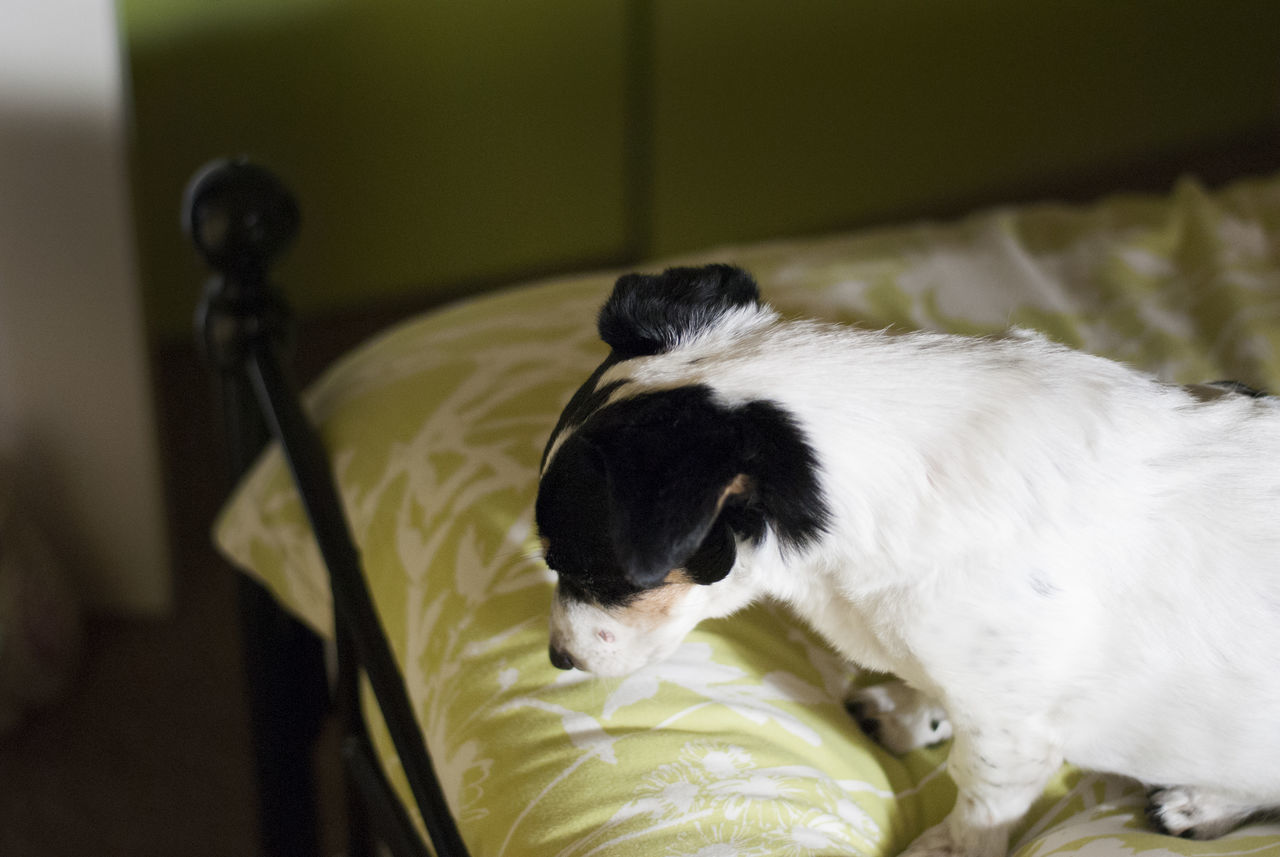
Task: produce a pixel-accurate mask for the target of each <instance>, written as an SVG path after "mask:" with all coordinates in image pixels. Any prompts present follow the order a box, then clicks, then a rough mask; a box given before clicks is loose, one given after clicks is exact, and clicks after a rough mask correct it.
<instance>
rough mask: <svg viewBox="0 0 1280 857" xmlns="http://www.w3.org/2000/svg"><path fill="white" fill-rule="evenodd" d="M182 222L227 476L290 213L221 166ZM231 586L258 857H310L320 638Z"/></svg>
mask: <svg viewBox="0 0 1280 857" xmlns="http://www.w3.org/2000/svg"><path fill="white" fill-rule="evenodd" d="M184 218H185V219H186V224H185V225H186V227H187V229H188V231H189V233H190V236H191V239H192V241H193V242H194V243H195V245H196V247H197V248H198V249H199V250H200V252H201V254H202V255H203V256H204V257H205V260H206V261H207V262H208V263H209V265H210V267H212V268H213V269H214V270H215V271H217V272H218V273H216V274H214V275H213V276H212V277H211V278H210V279H209V281H208V283H207V285H206V286H205V290H204V294H203V297H202V299H201V301H200V305H199V308H198V310H197V315H196V325H197V331H196V333H197V336H198V338H199V342H200V344H201V346H202V348H203V351H204V356H205V359H206V360H207V361H208V362H209V364H210V365H211V367H212V368H214V369H215V370H216V371H217V383H218V391H219V393H220V396H219V398H220V400H221V402H220V404H221V408H222V413H223V419H224V421H225V425H226V435H227V438H228V442H229V445H230V459H231V460H230V462H229V464H230V468H231V473H230V476H231V480H234V479H236V478H238V477H239V476H240V475H241V474H243V473H244V472H245V471H246V470H247V469H248V468H249V465H250V464H252V463H253V460H254V459H255V458H256V457H257V455H258V453H259V452H261V450H262V448H263V447H264V445H265V443H266V441H267V439H268V436H269V434H268V431H267V427H266V424H265V422H264V421H263V419H262V416H261V414H260V412H259V409H258V406H257V401H256V398H255V395H254V391H253V388H252V386H251V384H250V381H249V379H248V377H247V376H246V374H245V371H244V366H245V360H246V358H247V356H248V355H249V353H250V352H251V351H253V350H255V349H258V348H269V349H276V348H278V347H280V346H281V345H282V344H283V343H284V342H285V341H286V340H287V339H288V338H289V337H290V330H289V324H290V319H289V313H288V309H287V307H286V306H285V304H284V302H283V301H282V300H281V299H280V298H279V296H278V294H277V292H276V291H275V289H273V288H272V286H271V285H270V283H269V282H268V281H267V266H268V265H269V264H270V262H271V261H272V259H273V257H275V256H276V255H277V254H278V253H279V252H280V251H282V250H283V249H284V248H285V247H286V246H287V245H288V243H289V242H290V241H291V240H292V239H293V237H294V234H295V232H296V230H297V225H298V210H297V206H296V205H295V204H294V202H293V200H292V199H291V198H290V197H289V195H288V193H287V192H285V191H284V189H283V188H282V187H280V185H279V184H278V183H277V182H276V181H275V180H274V179H273V178H272V177H271V176H269V175H268V174H266V173H265V172H264V171H261V170H258V169H257V168H255V167H253V166H251V165H249V164H245V163H236V162H220V163H218V164H214V165H211V166H210V167H209V168H207V169H205V170H203V171H202V172H201V173H200V174H199V175H197V177H196V178H195V179H194V180H193V181H192V183H191V185H190V187H189V189H188V193H187V196H186V198H185V199H184ZM238 586H239V593H238V601H239V611H240V625H241V637H242V641H243V646H244V659H245V671H246V680H247V692H248V696H249V714H250V728H251V731H252V739H253V756H254V767H255V774H256V780H257V787H258V823H259V829H260V841H261V844H262V848H263V853H264V854H266V855H268V857H276V855H280V857H284V855H318V854H319V853H320V842H319V824H318V813H317V808H316V807H317V802H316V789H315V778H314V773H313V764H312V754H313V752H314V749H315V743H316V740H317V737H318V735H319V730H320V726H321V723H322V721H323V718H324V715H325V711H326V709H327V705H328V694H327V688H326V678H325V666H324V652H323V648H322V644H321V642H320V640H319V638H318V637H316V635H315V634H313V633H312V632H311V631H310V630H309V629H307V628H306V627H305V626H303V625H302V624H301V623H300V622H298V621H297V620H296V619H294V618H293V617H292V616H290V615H288V614H287V613H285V612H284V611H283V610H281V609H280V607H279V605H278V604H277V603H276V602H275V601H274V600H273V599H272V598H271V596H270V595H269V594H268V593H267V592H266V591H265V590H263V588H262V587H261V586H260V585H259V584H257V583H256V582H254V581H252V580H250V579H249V578H248V577H245V576H243V575H242V576H240V578H239V583H238Z"/></svg>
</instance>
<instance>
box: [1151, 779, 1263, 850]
mask: <svg viewBox="0 0 1280 857" xmlns="http://www.w3.org/2000/svg"><path fill="white" fill-rule="evenodd" d="M1258 810H1259V807H1256V806H1250V805H1247V804H1241V803H1239V802H1237V801H1234V800H1231V799H1229V798H1224V797H1222V796H1220V795H1216V794H1214V793H1212V792H1207V791H1204V790H1203V789H1197V788H1195V787H1193V786H1173V787H1170V788H1158V789H1152V790H1151V791H1150V792H1148V793H1147V818H1148V819H1150V820H1151V826H1152V827H1154V828H1155V829H1156V830H1157V831H1159V832H1160V833H1167V834H1169V835H1171V836H1181V837H1182V838H1183V839H1216V838H1217V837H1219V836H1221V835H1222V834H1224V833H1227V832H1228V831H1230V830H1233V829H1235V828H1236V827H1238V826H1239V825H1241V824H1243V823H1244V822H1245V821H1247V820H1248V819H1249V817H1250V816H1252V815H1254V814H1255V813H1256V812H1258Z"/></svg>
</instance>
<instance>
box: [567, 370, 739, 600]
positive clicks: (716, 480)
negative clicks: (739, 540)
mask: <svg viewBox="0 0 1280 857" xmlns="http://www.w3.org/2000/svg"><path fill="white" fill-rule="evenodd" d="M601 417H602V418H601V419H599V420H597V421H595V422H593V423H592V424H590V425H589V426H588V427H586V428H585V429H584V430H583V432H582V434H583V439H584V440H587V441H588V442H590V443H591V444H592V445H593V446H595V447H596V448H597V449H598V450H599V452H600V460H601V461H602V462H603V463H604V468H605V471H606V476H607V481H608V489H607V490H608V495H609V516H608V517H609V528H610V533H611V536H612V540H613V548H614V550H613V552H614V555H615V556H616V557H617V559H618V563H619V565H620V566H621V571H622V573H623V575H624V576H625V577H626V578H627V580H629V581H630V582H631V583H632V584H633V585H635V586H637V587H640V588H643V589H647V588H651V587H653V586H656V585H658V584H659V583H661V582H662V581H663V580H664V579H665V578H666V576H667V575H668V574H669V573H670V572H671V571H672V570H674V569H677V568H684V569H686V571H688V572H689V575H690V577H691V578H693V579H694V580H697V581H699V582H705V583H712V582H714V581H716V580H719V579H720V578H722V577H724V576H725V575H726V574H728V573H729V569H730V568H732V566H733V559H734V545H733V534H732V532H730V531H729V530H728V529H727V528H721V529H716V527H717V524H718V518H719V516H720V512H721V510H722V509H723V507H724V505H725V504H726V502H728V501H729V499H730V498H734V497H736V496H738V495H741V494H743V493H745V491H746V490H747V487H748V486H749V483H748V482H747V481H746V479H745V477H742V476H741V475H740V474H741V472H742V467H741V464H742V462H741V458H742V437H741V429H740V426H739V424H738V421H737V420H736V419H734V418H733V417H732V415H731V414H730V413H728V412H727V411H726V410H725V409H723V408H720V407H718V406H716V405H715V404H714V403H713V402H711V400H710V394H709V392H708V391H707V390H706V389H704V388H700V387H682V388H677V389H674V390H666V391H663V392H660V393H650V394H645V395H643V396H638V397H636V398H635V399H631V400H628V401H624V402H620V403H618V404H617V405H614V406H612V408H610V409H609V412H608V413H606V414H602V415H601Z"/></svg>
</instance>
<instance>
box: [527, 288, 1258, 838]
mask: <svg viewBox="0 0 1280 857" xmlns="http://www.w3.org/2000/svg"><path fill="white" fill-rule="evenodd" d="M599 328H600V333H601V336H602V338H603V339H604V341H605V342H606V343H607V344H609V345H610V346H611V347H612V349H613V351H612V353H611V354H610V356H609V358H608V359H607V360H606V361H605V362H604V364H602V365H601V366H600V368H599V369H598V370H597V371H596V372H595V374H593V375H592V376H591V378H590V379H588V381H587V382H586V384H584V385H583V387H582V388H581V389H580V390H579V391H578V393H577V395H575V396H574V398H573V400H572V401H571V402H570V404H569V406H568V407H567V408H566V409H565V411H564V414H563V416H562V418H561V420H560V424H559V425H558V426H557V427H556V429H555V431H554V433H553V435H552V437H551V439H550V441H549V443H548V445H547V449H546V452H545V454H544V457H543V465H542V475H541V482H540V486H539V494H538V500H537V508H536V516H537V525H538V528H539V532H540V535H541V537H542V540H543V547H544V550H545V558H546V561H547V564H548V565H549V566H550V567H551V568H552V569H554V570H555V571H556V572H557V574H558V579H559V585H558V587H557V593H556V598H555V600H554V604H553V607H552V616H551V657H552V660H553V662H554V663H555V664H556V665H557V666H559V667H561V668H566V669H567V668H571V667H577V668H580V669H583V670H586V671H590V672H594V673H598V674H601V675H621V674H625V673H628V672H630V671H632V670H635V669H637V668H639V667H641V666H643V665H645V664H647V663H650V662H653V661H655V660H658V659H661V658H665V657H666V656H668V655H669V654H671V653H672V652H673V651H674V649H675V648H676V646H678V645H679V643H680V641H681V640H682V639H683V637H684V636H685V635H686V634H687V633H688V631H689V630H690V629H692V628H693V627H694V626H695V625H696V624H698V622H700V621H701V620H703V619H706V618H709V617H717V616H725V615H728V614H730V613H733V612H734V611H736V610H738V609H740V608H742V607H743V606H745V605H747V604H749V603H751V602H753V601H756V600H758V599H761V598H773V599H776V600H778V601H781V602H783V603H785V604H788V605H790V607H791V608H793V610H794V611H795V612H796V613H798V614H799V615H800V616H802V617H804V618H805V619H806V620H808V621H809V622H810V623H811V624H812V625H813V626H814V627H815V628H816V629H817V630H818V631H819V632H821V633H822V634H823V635H824V636H825V637H826V638H827V639H828V640H829V641H830V642H831V643H832V645H834V646H835V647H836V649H837V650H838V651H839V652H840V653H841V654H842V655H843V656H845V657H847V658H848V659H849V660H850V661H851V662H853V663H854V664H856V665H859V666H862V667H866V668H870V669H875V670H881V671H885V672H892V673H894V674H896V675H897V676H900V677H901V678H902V679H903V680H904V683H903V684H900V685H891V686H889V687H887V688H881V689H877V690H873V691H870V692H864V693H863V694H862V695H861V696H860V697H858V698H857V699H856V700H854V701H853V708H854V710H856V711H857V713H858V714H859V716H860V718H861V719H863V720H864V721H867V722H873V723H875V724H876V725H877V727H878V731H879V733H880V735H879V737H880V739H881V740H882V741H884V742H885V743H886V744H887V745H888V746H890V747H891V748H893V749H897V750H906V749H910V748H911V747H913V746H918V745H920V744H925V743H931V742H933V741H936V740H940V739H942V738H946V737H949V736H950V735H951V733H952V732H954V737H955V742H954V744H953V746H952V749H951V753H950V759H949V770H950V772H951V775H952V777H953V778H954V779H955V781H956V785H957V786H958V788H959V795H958V798H957V800H956V804H955V808H954V809H953V810H952V812H951V814H950V815H949V816H948V818H947V819H946V821H945V822H944V823H943V824H941V825H939V826H938V827H936V828H933V829H931V830H930V831H928V832H926V833H925V834H924V835H922V836H921V837H920V838H919V839H918V840H917V841H916V842H915V843H914V844H913V845H912V846H911V848H910V849H909V853H911V854H912V855H925V854H928V855H971V857H997V855H1001V854H1003V853H1004V852H1005V850H1006V848H1007V842H1008V831H1009V829H1010V827H1011V826H1012V825H1013V824H1014V823H1016V822H1017V821H1018V820H1019V819H1020V818H1021V817H1022V815H1023V814H1024V813H1025V812H1026V810H1027V809H1028V807H1029V806H1030V804H1031V802H1032V801H1033V799H1034V798H1035V797H1036V796H1037V795H1039V794H1040V792H1041V790H1042V789H1043V787H1044V785H1045V783H1046V781H1047V780H1048V779H1049V777H1050V776H1051V775H1052V774H1053V773H1054V772H1055V771H1056V770H1057V769H1058V767H1059V765H1060V764H1061V763H1062V761H1063V760H1064V759H1065V760H1068V761H1071V762H1073V763H1075V764H1077V765H1080V766H1082V767H1086V768H1090V769H1095V770H1101V771H1109V772H1114V773H1119V774H1123V775H1127V776H1130V777H1134V778H1136V779H1138V780H1141V781H1143V782H1145V783H1148V784H1150V785H1152V786H1153V787H1158V788H1157V789H1156V790H1155V791H1154V792H1153V794H1152V798H1151V807H1150V810H1149V811H1150V814H1151V816H1152V818H1153V819H1154V820H1155V823H1156V825H1157V827H1158V828H1159V829H1162V830H1165V831H1168V832H1172V833H1176V834H1181V835H1185V836H1195V837H1204V836H1214V835H1218V834H1220V833H1222V832H1224V831H1226V830H1227V829H1230V828H1231V827H1233V826H1234V825H1236V824H1238V823H1239V822H1241V821H1242V820H1244V819H1246V818H1248V817H1251V816H1253V815H1255V814H1257V813H1258V812H1260V811H1263V810H1267V809H1269V808H1272V807H1275V806H1277V805H1280V405H1277V400H1275V399H1270V398H1266V397H1261V396H1258V395H1256V394H1253V391H1250V390H1248V389H1247V388H1237V387H1235V386H1231V385H1226V386H1219V387H1206V388H1200V389H1198V390H1193V389H1189V388H1183V387H1178V386H1172V385H1168V384H1164V383H1160V382H1159V381H1157V380H1156V379H1154V378H1153V377H1151V376H1149V375H1146V374H1142V373H1140V372H1136V371H1134V370H1132V369H1129V368H1126V367H1124V366H1121V365H1119V364H1117V363H1114V362H1111V361H1108V360H1104V359H1101V358H1098V357H1093V356H1090V355H1087V354H1083V353H1079V352H1076V351H1072V350H1070V349H1067V348H1064V347H1061V346H1058V345H1055V344H1053V343H1050V342H1048V341H1047V340H1045V339H1043V338H1041V337H1039V336H1037V335H1034V334H1031V333H1027V332H1014V333H1012V334H1011V335H1009V336H1008V337H1006V338H986V339H973V338H966V337H959V336H951V335H944V334H936V333H912V334H903V335H891V334H889V333H887V332H872V331H866V330H859V329H855V328H850V327H844V326H838V325H831V324H823V323H817V322H812V321H791V320H784V319H783V318H781V317H780V316H779V315H778V313H776V312H775V311H774V310H772V309H770V308H769V307H768V306H765V305H762V304H760V303H759V299H758V293H757V289H756V286H755V283H754V282H753V281H752V279H751V277H750V276H749V275H748V274H747V273H745V272H743V271H741V270H739V269H736V268H731V267H727V266H710V267H705V268H674V269H670V270H667V271H666V272H664V273H662V274H661V275H651V276H646V275H638V274H633V275H628V276H624V277H622V278H621V279H620V280H618V283H617V285H616V287H615V290H614V292H613V294H612V296H611V297H610V298H609V300H608V302H607V303H606V304H605V306H604V307H603V309H602V310H601V313H600V318H599Z"/></svg>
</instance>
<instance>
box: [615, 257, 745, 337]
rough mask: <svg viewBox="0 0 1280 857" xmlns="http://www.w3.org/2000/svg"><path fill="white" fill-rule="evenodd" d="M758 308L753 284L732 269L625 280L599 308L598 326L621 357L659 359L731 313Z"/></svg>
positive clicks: (711, 268)
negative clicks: (651, 355)
mask: <svg viewBox="0 0 1280 857" xmlns="http://www.w3.org/2000/svg"><path fill="white" fill-rule="evenodd" d="M759 302H760V290H759V289H758V288H757V287H756V282H755V280H753V279H752V278H751V275H750V274H748V273H747V272H746V271H744V270H742V269H741V268H735V267H733V266H732V265H706V266H704V267H700V268H668V269H667V270H665V271H663V272H662V273H661V274H626V275H624V276H622V277H619V278H618V282H617V283H616V284H615V285H614V287H613V294H611V295H610V296H609V299H608V300H607V301H605V304H604V306H603V307H602V308H601V310H600V316H599V319H598V323H597V326H598V328H599V330H600V338H601V339H603V340H604V341H605V343H606V344H607V345H609V346H610V347H612V348H613V349H614V350H616V351H618V352H620V353H622V354H626V355H629V356H636V357H638V356H644V355H649V354H660V353H662V352H663V351H667V350H669V349H671V348H672V347H674V346H675V345H676V344H677V343H678V342H679V341H680V340H681V339H682V338H684V337H685V336H686V335H687V334H689V333H692V332H696V331H698V330H701V329H703V328H706V327H709V326H711V325H713V324H715V323H716V321H717V319H719V317H720V316H722V315H723V314H724V313H726V312H728V311H729V310H732V309H736V308H738V307H742V306H755V305H756V304H758V303H759Z"/></svg>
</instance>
